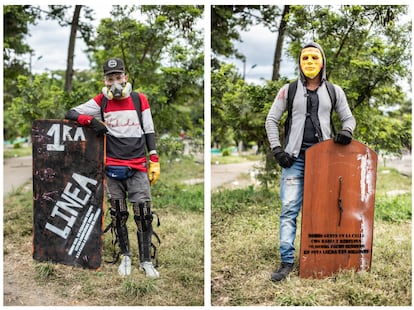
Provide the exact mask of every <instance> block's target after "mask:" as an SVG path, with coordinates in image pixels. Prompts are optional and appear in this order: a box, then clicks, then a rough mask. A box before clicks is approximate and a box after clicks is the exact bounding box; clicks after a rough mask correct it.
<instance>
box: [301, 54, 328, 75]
mask: <svg viewBox="0 0 414 310" xmlns="http://www.w3.org/2000/svg"><path fill="white" fill-rule="evenodd" d="M299 64H300V69H301V70H302V72H303V74H304V75H305V76H306V77H308V78H310V79H314V78H315V77H316V76H317V75H318V74H319V72H321V69H322V68H323V57H322V53H321V51H320V50H318V49H317V48H315V47H307V48H304V49H303V50H302V52H301V54H300V63H299Z"/></svg>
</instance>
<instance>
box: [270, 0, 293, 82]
mask: <svg viewBox="0 0 414 310" xmlns="http://www.w3.org/2000/svg"><path fill="white" fill-rule="evenodd" d="M289 10H290V5H285V6H283V12H282V17H281V19H280V24H279V31H278V32H277V40H276V48H275V55H274V57H273V72H272V81H277V80H279V78H280V73H279V71H280V59H281V57H282V51H283V41H284V39H285V31H286V27H287V22H288V19H289Z"/></svg>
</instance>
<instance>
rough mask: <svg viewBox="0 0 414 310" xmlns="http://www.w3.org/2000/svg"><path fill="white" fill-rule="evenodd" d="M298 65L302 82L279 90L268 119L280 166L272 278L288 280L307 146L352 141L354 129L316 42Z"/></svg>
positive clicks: (301, 57) (307, 47) (345, 103)
mask: <svg viewBox="0 0 414 310" xmlns="http://www.w3.org/2000/svg"><path fill="white" fill-rule="evenodd" d="M299 69H300V70H299V78H298V80H297V81H295V82H292V83H290V84H286V85H284V86H283V87H282V88H281V89H280V90H279V93H278V94H277V96H276V98H275V100H274V102H273V105H272V107H271V108H270V111H269V113H268V115H267V118H266V132H267V137H268V140H269V143H270V147H271V151H272V153H273V155H274V157H275V159H276V161H277V162H278V163H279V165H280V166H281V167H282V176H281V180H280V183H281V184H280V199H281V203H282V211H281V214H280V242H279V249H280V258H281V264H280V267H279V268H278V269H276V270H275V271H274V272H273V273H272V274H271V277H270V278H271V280H272V281H281V280H283V279H285V278H286V277H287V276H288V274H289V273H290V272H292V270H293V263H294V254H295V247H294V241H295V237H296V219H297V216H298V214H299V212H300V209H301V207H302V201H303V184H304V172H305V160H306V158H305V157H306V156H305V152H306V150H307V149H308V148H309V147H311V146H312V145H315V144H316V143H319V142H321V141H324V140H327V139H330V138H331V136H334V142H336V143H340V144H344V145H346V144H349V143H351V141H352V133H353V130H354V128H355V118H354V117H353V115H352V113H351V110H350V108H349V105H348V102H347V99H346V96H345V93H344V91H343V90H342V88H341V87H339V86H338V85H334V84H332V83H329V82H328V81H327V79H326V59H325V54H324V52H323V50H322V47H321V46H320V45H319V44H317V43H315V42H312V43H309V44H306V45H305V46H304V47H303V48H302V50H301V53H300V56H299ZM292 85H294V86H295V87H291V86H292ZM291 89H295V92H294V93H292V91H291ZM332 98H335V100H332ZM333 101H334V102H333ZM333 110H334V111H336V113H337V114H338V116H339V119H340V121H341V125H342V128H341V130H340V131H339V132H338V133H337V134H336V135H333V134H332V132H331V111H333ZM285 111H288V117H287V121H286V123H285V132H284V133H285V137H284V145H282V143H281V140H280V137H279V121H280V120H281V118H282V115H283V114H284V112H285Z"/></svg>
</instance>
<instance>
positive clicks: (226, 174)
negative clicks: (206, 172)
mask: <svg viewBox="0 0 414 310" xmlns="http://www.w3.org/2000/svg"><path fill="white" fill-rule="evenodd" d="M258 164H259V162H256V161H249V162H245V163H239V164H227V165H215V164H213V165H211V189H214V188H217V187H219V186H221V185H224V184H227V183H230V182H232V181H234V180H236V179H237V177H238V176H240V175H241V174H245V173H250V172H251V171H252V170H253V167H254V166H255V165H256V166H257V165H258Z"/></svg>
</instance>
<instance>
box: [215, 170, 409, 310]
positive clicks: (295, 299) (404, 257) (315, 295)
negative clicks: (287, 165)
mask: <svg viewBox="0 0 414 310" xmlns="http://www.w3.org/2000/svg"><path fill="white" fill-rule="evenodd" d="M396 189H398V190H407V193H405V194H400V195H397V196H390V195H389V193H390V192H391V191H393V190H396ZM278 192H279V190H278V188H277V187H276V188H272V189H268V190H266V189H263V188H253V187H249V188H247V189H237V190H227V189H221V190H219V191H216V192H214V193H212V196H211V213H212V214H211V236H212V237H211V238H212V239H211V245H212V247H211V252H212V253H211V258H212V261H211V266H212V274H211V279H212V283H211V285H212V305H214V306H251V305H256V306H409V305H411V288H412V278H411V270H412V262H411V198H412V195H411V178H410V177H406V176H403V175H400V174H399V173H398V172H397V171H396V170H395V169H389V168H379V170H378V178H377V192H376V206H375V223H374V238H373V240H374V243H373V250H372V251H373V257H372V266H371V271H370V272H354V271H349V270H348V271H342V272H339V273H338V274H335V275H333V276H331V277H328V278H325V279H319V280H318V279H302V278H299V277H298V258H296V261H295V270H294V272H293V273H292V274H291V275H290V276H289V277H288V278H287V279H286V280H285V281H283V282H281V283H273V282H271V281H270V274H271V272H272V271H273V270H274V269H275V268H276V267H278V266H279V264H280V258H279V249H278V244H279V241H278V236H279V218H278V215H279V214H280V208H281V205H280V200H279V194H278ZM298 227H300V216H299V223H298ZM299 248H300V229H298V232H297V237H296V249H299ZM297 251H298V250H297Z"/></svg>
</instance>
